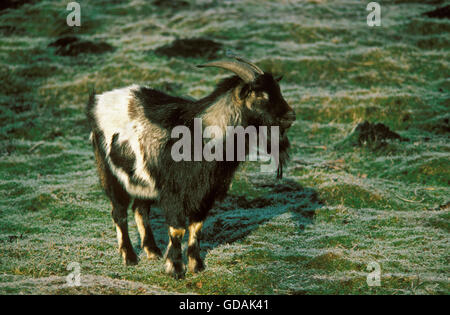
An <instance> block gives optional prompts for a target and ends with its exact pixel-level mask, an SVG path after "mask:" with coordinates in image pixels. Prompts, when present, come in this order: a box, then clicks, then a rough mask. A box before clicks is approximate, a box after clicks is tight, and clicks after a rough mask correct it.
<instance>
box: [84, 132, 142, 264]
mask: <svg viewBox="0 0 450 315" xmlns="http://www.w3.org/2000/svg"><path fill="white" fill-rule="evenodd" d="M100 143H101V134H98V133H95V132H93V134H92V145H93V148H94V154H95V160H96V162H97V163H96V164H97V170H98V175H99V178H100V184H101V185H102V187H103V189H104V190H105V193H106V195H107V196H108V197H109V199H110V200H111V204H112V211H111V215H112V218H113V220H114V223H115V225H116V231H117V241H118V243H119V252H120V254H121V256H122V257H123V259H124V263H125V264H126V265H135V264H137V262H138V258H137V256H136V253H135V252H134V250H133V246H132V245H131V241H130V237H129V235H128V222H127V210H128V206H129V204H130V196H129V194H128V193H127V192H126V191H125V189H124V188H123V187H122V186H121V185H120V183H119V182H118V180H117V179H116V178H115V177H114V175H113V174H112V173H111V170H110V169H109V167H108V166H107V164H106V162H105V154H104V152H103V150H102V149H101V145H100Z"/></svg>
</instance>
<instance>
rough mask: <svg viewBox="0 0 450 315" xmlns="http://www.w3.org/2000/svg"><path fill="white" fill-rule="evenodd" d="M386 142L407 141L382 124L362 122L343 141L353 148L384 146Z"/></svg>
mask: <svg viewBox="0 0 450 315" xmlns="http://www.w3.org/2000/svg"><path fill="white" fill-rule="evenodd" d="M387 140H407V139H406V138H403V137H401V136H400V135H399V134H398V133H396V132H394V131H392V130H391V129H389V127H388V126H386V125H384V124H382V123H376V124H375V123H370V122H368V121H364V122H363V123H360V124H358V125H357V126H356V128H355V129H354V130H353V132H352V133H351V134H350V135H349V136H348V137H347V139H346V140H345V141H344V143H346V144H350V145H353V146H364V145H380V144H385V143H386V141H387Z"/></svg>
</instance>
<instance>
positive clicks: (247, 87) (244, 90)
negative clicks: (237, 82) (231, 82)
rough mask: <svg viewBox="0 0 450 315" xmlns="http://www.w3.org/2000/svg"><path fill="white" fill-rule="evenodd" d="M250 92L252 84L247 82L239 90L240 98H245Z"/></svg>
mask: <svg viewBox="0 0 450 315" xmlns="http://www.w3.org/2000/svg"><path fill="white" fill-rule="evenodd" d="M249 93H250V85H249V84H245V85H244V86H243V87H242V89H241V90H240V91H239V98H240V99H241V100H243V99H245V98H246V97H247V96H248V94H249Z"/></svg>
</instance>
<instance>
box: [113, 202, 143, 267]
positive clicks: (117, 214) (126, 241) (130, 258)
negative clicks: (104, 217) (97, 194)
mask: <svg viewBox="0 0 450 315" xmlns="http://www.w3.org/2000/svg"><path fill="white" fill-rule="evenodd" d="M112 217H113V220H114V223H115V224H116V231H117V242H118V243H119V252H120V254H121V256H122V257H123V261H124V263H125V264H126V265H136V264H137V263H138V258H137V256H136V253H135V252H134V250H133V246H132V245H131V241H130V237H129V235H128V221H127V208H126V207H124V206H122V205H119V204H116V203H113V209H112Z"/></svg>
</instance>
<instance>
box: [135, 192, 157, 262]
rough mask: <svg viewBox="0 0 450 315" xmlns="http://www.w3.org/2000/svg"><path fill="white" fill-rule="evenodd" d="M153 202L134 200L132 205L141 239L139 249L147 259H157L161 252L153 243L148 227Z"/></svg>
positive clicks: (153, 239) (150, 229) (151, 233)
mask: <svg viewBox="0 0 450 315" xmlns="http://www.w3.org/2000/svg"><path fill="white" fill-rule="evenodd" d="M152 203H153V202H152V201H151V200H142V199H135V200H134V203H133V206H132V208H133V211H134V219H135V220H136V225H137V227H138V230H139V235H140V237H141V247H142V248H143V249H144V251H145V253H146V254H147V258H148V259H158V258H160V257H161V256H162V255H161V250H160V249H159V248H158V246H157V245H156V243H155V238H154V237H153V232H152V228H151V226H150V207H151V204H152Z"/></svg>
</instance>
